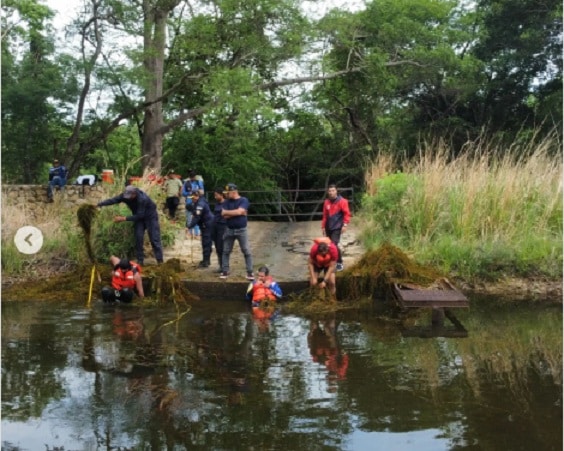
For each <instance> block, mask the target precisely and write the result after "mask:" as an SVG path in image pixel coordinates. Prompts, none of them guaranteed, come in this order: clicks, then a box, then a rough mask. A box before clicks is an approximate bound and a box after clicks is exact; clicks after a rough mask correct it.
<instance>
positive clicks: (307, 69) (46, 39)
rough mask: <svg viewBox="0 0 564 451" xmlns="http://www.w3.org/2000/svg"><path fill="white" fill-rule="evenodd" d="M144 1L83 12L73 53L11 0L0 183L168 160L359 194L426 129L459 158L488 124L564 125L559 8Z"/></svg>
mask: <svg viewBox="0 0 564 451" xmlns="http://www.w3.org/2000/svg"><path fill="white" fill-rule="evenodd" d="M145 4H146V5H148V6H149V7H150V8H148V9H147V8H146V9H143V8H142V7H141V6H140V4H139V3H137V2H131V1H124V2H115V1H113V0H102V1H100V2H95V3H86V2H85V4H84V6H85V7H84V8H83V9H82V12H81V13H80V15H78V16H77V18H76V21H75V22H74V23H73V24H72V25H71V26H70V27H69V28H68V30H67V31H66V32H67V33H69V36H75V37H76V38H78V39H77V43H76V46H78V47H77V48H69V47H66V48H65V47H64V46H60V45H57V46H55V45H54V42H55V41H56V39H59V40H60V39H61V37H62V36H61V35H60V34H57V33H60V32H55V30H53V28H52V27H51V25H50V24H51V23H52V18H53V13H52V12H51V11H50V10H49V9H48V8H47V7H45V6H44V5H42V4H41V3H39V1H38V0H26V1H24V2H13V1H7V2H3V5H2V10H3V13H4V14H3V16H2V21H3V23H2V29H3V34H2V104H3V107H2V122H3V140H2V156H3V158H2V174H3V178H4V181H8V182H25V183H39V182H41V183H44V182H45V181H46V174H45V172H46V167H47V165H48V163H49V161H50V160H51V158H53V157H58V158H60V159H63V160H64V163H65V164H66V165H67V166H68V167H70V168H71V178H72V177H74V176H76V175H78V173H91V172H95V173H101V171H102V169H104V168H107V167H110V168H112V169H114V170H115V171H116V172H118V171H119V172H122V173H124V172H128V173H129V175H134V174H139V173H140V172H141V170H142V169H143V168H145V167H147V166H148V165H149V166H151V165H153V167H156V169H157V170H159V169H160V167H161V163H162V167H163V168H173V169H175V170H176V172H178V173H181V174H183V175H186V174H187V171H188V169H189V168H197V169H198V172H200V173H201V174H202V175H203V176H204V179H205V180H206V184H207V186H208V187H210V188H211V187H213V186H214V185H218V184H223V183H225V182H226V181H234V182H236V183H238V184H239V185H240V186H243V187H245V188H246V189H255V190H257V189H268V188H271V187H279V188H284V189H295V188H302V189H303V188H320V187H323V186H326V185H327V183H328V182H336V183H337V184H339V185H341V186H354V187H355V188H356V190H357V191H359V189H360V190H361V189H362V188H363V184H364V171H365V169H366V167H367V166H368V165H369V162H370V160H372V159H373V158H374V157H375V156H376V155H378V154H379V153H381V152H392V153H395V154H397V155H407V156H412V155H415V154H416V149H417V145H418V142H419V141H420V140H421V138H422V137H423V138H425V139H428V140H430V141H433V140H437V139H442V140H445V141H447V142H449V144H450V147H451V149H452V152H453V154H457V153H458V152H460V151H461V150H462V149H463V147H464V145H465V143H467V141H468V140H469V139H470V140H473V139H475V138H476V137H477V136H481V135H482V134H483V133H484V131H486V133H487V134H489V135H490V137H495V138H496V139H497V140H498V142H499V143H500V144H501V143H510V142H513V141H515V140H522V139H525V140H526V139H528V137H530V135H531V134H532V133H533V130H535V131H538V130H541V131H543V132H545V131H547V130H549V129H552V128H554V127H555V128H556V129H557V130H561V128H562V127H561V125H562V107H561V97H562V42H561V25H562V5H561V2H557V1H555V0H549V1H546V2H543V3H542V4H539V3H538V2H535V1H533V0H519V1H516V0H483V1H479V2H476V3H473V4H471V5H468V4H467V2H462V1H458V2H457V1H454V0H453V1H446V0H409V1H408V0H401V1H398V0H381V1H367V2H366V5H365V8H364V9H363V10H360V11H356V12H350V11H346V10H337V9H334V10H331V11H329V12H328V13H327V14H326V15H325V16H324V17H321V18H319V19H313V18H311V17H307V16H305V15H304V13H303V11H301V9H300V3H299V2H296V1H294V0H284V1H280V0H276V1H275V0H252V1H244V2H241V1H223V0H217V1H216V0H214V1H211V2H208V1H206V2H190V3H188V2H184V1H181V0H177V1H173V2H170V1H164V0H151V1H150V2H145ZM92 8H94V9H92ZM140 18H142V20H140ZM163 42H164V45H163ZM59 49H61V50H59ZM118 54H119V55H120V57H119V58H116V57H114V55H118ZM294 76H295V77H296V78H297V79H296V80H294V81H293V82H285V81H283V80H284V79H286V78H292V77H294ZM306 82H307V83H306ZM143 101H144V102H146V103H145V105H143V104H142V102H143ZM504 148H506V149H507V151H508V152H517V150H516V149H517V148H514V147H509V146H505V147H504ZM124 175H125V174H124Z"/></svg>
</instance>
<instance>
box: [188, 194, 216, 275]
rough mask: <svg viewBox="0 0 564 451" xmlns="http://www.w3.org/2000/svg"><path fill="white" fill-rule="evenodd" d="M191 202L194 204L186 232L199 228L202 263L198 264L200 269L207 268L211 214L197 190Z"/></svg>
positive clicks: (209, 249) (208, 263) (210, 247)
mask: <svg viewBox="0 0 564 451" xmlns="http://www.w3.org/2000/svg"><path fill="white" fill-rule="evenodd" d="M192 202H193V204H194V211H193V214H192V220H191V221H190V224H188V230H190V231H192V229H193V228H194V227H196V226H199V228H200V234H201V237H202V257H203V258H202V261H201V262H200V263H199V264H198V267H200V268H207V267H208V266H210V256H211V249H212V238H211V234H212V226H213V214H212V212H211V210H210V206H209V205H208V203H207V202H206V199H205V198H204V196H203V193H202V191H200V190H197V191H194V192H193V193H192Z"/></svg>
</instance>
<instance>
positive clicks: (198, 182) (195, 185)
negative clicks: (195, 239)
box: [182, 169, 205, 236]
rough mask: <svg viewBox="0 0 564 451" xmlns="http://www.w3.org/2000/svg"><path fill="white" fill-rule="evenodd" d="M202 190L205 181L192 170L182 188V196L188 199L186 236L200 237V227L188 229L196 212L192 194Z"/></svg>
mask: <svg viewBox="0 0 564 451" xmlns="http://www.w3.org/2000/svg"><path fill="white" fill-rule="evenodd" d="M198 190H202V192H205V191H204V179H203V178H202V176H201V175H197V174H196V171H194V170H192V169H191V170H190V171H189V173H188V178H187V179H186V181H185V182H184V185H183V186H182V195H183V196H184V197H185V198H186V235H188V234H190V235H191V236H199V235H200V227H199V226H196V227H194V228H193V229H191V230H189V229H188V224H190V222H191V221H192V214H193V211H194V204H193V202H192V194H193V193H194V192H195V191H198Z"/></svg>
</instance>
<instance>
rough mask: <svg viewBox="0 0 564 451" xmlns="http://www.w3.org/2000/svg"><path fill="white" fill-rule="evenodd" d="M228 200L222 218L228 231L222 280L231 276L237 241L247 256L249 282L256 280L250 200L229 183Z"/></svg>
mask: <svg viewBox="0 0 564 451" xmlns="http://www.w3.org/2000/svg"><path fill="white" fill-rule="evenodd" d="M225 191H227V200H226V201H225V202H223V204H222V205H223V209H222V211H221V216H223V217H224V218H225V221H226V226H227V227H226V229H225V233H224V235H223V257H222V259H221V264H222V269H223V271H222V272H221V275H220V276H219V277H220V278H221V279H226V278H227V277H228V276H229V257H230V256H231V252H232V251H233V245H234V244H235V240H237V241H238V242H239V247H240V248H241V252H243V255H244V256H245V267H246V270H247V276H246V278H247V280H254V276H253V257H252V255H251V247H250V245H249V235H248V233H247V212H248V211H249V206H250V203H249V199H247V198H246V197H243V196H241V195H240V194H239V190H238V189H237V185H235V184H234V183H228V184H227V185H226V186H225Z"/></svg>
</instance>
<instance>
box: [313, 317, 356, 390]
mask: <svg viewBox="0 0 564 451" xmlns="http://www.w3.org/2000/svg"><path fill="white" fill-rule="evenodd" d="M337 324H338V323H337V320H336V319H335V316H334V315H333V316H332V317H330V318H325V319H323V320H311V323H310V329H309V333H308V336H307V343H308V346H309V351H310V353H311V356H312V360H313V361H314V362H316V363H319V364H321V365H323V366H325V368H326V369H327V381H328V390H329V391H331V392H334V391H336V389H337V382H338V381H341V380H344V379H346V377H347V369H348V367H349V356H348V355H347V353H346V352H343V351H342V350H341V348H340V346H339V343H338V337H337Z"/></svg>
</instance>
